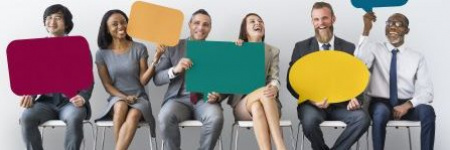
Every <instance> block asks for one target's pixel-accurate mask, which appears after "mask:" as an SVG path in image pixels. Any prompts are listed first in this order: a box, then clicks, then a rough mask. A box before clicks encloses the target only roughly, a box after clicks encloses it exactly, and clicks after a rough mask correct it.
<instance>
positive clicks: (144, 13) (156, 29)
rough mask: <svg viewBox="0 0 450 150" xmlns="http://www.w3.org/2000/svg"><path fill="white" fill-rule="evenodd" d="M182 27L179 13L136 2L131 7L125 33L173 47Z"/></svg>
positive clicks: (181, 14)
mask: <svg viewBox="0 0 450 150" xmlns="http://www.w3.org/2000/svg"><path fill="white" fill-rule="evenodd" d="M182 25H183V13H182V12H181V11H179V10H176V9H172V8H168V7H164V6H159V5H155V4H151V3H146V2H140V1H137V2H135V3H134V4H133V6H132V7H131V13H130V20H129V22H128V29H127V32H128V34H129V35H130V36H132V37H136V38H139V39H143V40H146V41H149V42H154V43H157V44H162V45H167V46H175V45H177V44H178V41H179V39H180V33H181V29H182Z"/></svg>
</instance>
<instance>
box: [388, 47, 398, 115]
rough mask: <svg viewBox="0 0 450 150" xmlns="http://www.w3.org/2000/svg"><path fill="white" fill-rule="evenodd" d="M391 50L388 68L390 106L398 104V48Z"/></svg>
mask: <svg viewBox="0 0 450 150" xmlns="http://www.w3.org/2000/svg"><path fill="white" fill-rule="evenodd" d="M391 52H392V59H391V68H390V70H389V101H390V103H391V105H392V107H395V106H397V104H398V93H397V92H398V87H397V53H398V49H394V50H392V51H391Z"/></svg>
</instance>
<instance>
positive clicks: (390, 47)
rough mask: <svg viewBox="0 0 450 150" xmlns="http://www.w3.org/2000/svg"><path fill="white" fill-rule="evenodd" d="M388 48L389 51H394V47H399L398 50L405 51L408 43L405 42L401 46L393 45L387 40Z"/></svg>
mask: <svg viewBox="0 0 450 150" xmlns="http://www.w3.org/2000/svg"><path fill="white" fill-rule="evenodd" d="M385 45H386V48H387V49H388V50H389V52H392V51H393V50H394V49H398V52H400V53H401V52H403V51H405V50H406V44H405V43H403V44H402V45H400V46H399V47H395V46H394V45H392V44H391V43H389V42H385Z"/></svg>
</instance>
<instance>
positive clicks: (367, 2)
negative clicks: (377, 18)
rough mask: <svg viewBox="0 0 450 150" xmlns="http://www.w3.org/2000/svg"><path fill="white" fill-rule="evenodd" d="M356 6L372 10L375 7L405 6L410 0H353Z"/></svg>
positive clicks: (367, 10) (368, 10)
mask: <svg viewBox="0 0 450 150" xmlns="http://www.w3.org/2000/svg"><path fill="white" fill-rule="evenodd" d="M351 1H352V5H353V6H354V7H356V8H362V9H364V11H366V12H372V9H373V8H374V7H395V6H403V5H405V4H406V3H407V2H408V0H351Z"/></svg>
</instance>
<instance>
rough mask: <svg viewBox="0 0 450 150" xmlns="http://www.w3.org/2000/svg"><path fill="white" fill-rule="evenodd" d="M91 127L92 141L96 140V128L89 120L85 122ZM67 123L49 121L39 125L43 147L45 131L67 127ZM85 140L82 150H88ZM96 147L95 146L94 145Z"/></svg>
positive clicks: (84, 122)
mask: <svg viewBox="0 0 450 150" xmlns="http://www.w3.org/2000/svg"><path fill="white" fill-rule="evenodd" d="M19 124H20V120H19ZM86 124H87V125H89V126H91V129H92V139H94V138H95V132H94V126H93V125H92V123H91V122H90V121H89V120H84V121H83V125H86ZM66 126H67V125H66V123H65V122H64V121H62V120H49V121H46V122H44V123H43V124H41V125H39V128H41V129H40V132H41V139H42V145H44V133H45V129H46V128H52V129H53V128H56V127H66ZM84 139H85V138H83V141H82V149H86V145H85V141H84ZM94 145H95V144H94Z"/></svg>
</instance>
